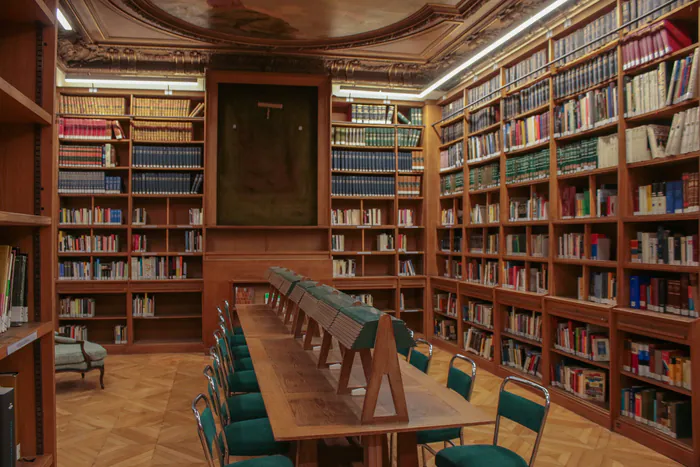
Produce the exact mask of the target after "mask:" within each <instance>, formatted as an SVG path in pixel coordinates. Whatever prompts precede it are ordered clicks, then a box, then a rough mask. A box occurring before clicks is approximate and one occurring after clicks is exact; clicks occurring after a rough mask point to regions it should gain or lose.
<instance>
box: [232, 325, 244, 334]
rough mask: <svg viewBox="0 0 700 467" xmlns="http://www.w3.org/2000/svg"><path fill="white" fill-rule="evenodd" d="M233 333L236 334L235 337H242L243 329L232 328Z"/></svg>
mask: <svg viewBox="0 0 700 467" xmlns="http://www.w3.org/2000/svg"><path fill="white" fill-rule="evenodd" d="M233 333H234V334H236V335H237V336H242V335H243V328H242V327H240V326H239V327H237V328H233Z"/></svg>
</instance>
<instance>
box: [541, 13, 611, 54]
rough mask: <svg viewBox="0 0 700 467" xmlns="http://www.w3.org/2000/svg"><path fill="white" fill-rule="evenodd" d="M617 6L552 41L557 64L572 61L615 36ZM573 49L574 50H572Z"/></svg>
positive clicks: (601, 45)
mask: <svg viewBox="0 0 700 467" xmlns="http://www.w3.org/2000/svg"><path fill="white" fill-rule="evenodd" d="M616 28H617V7H615V8H614V9H613V10H612V11H610V12H608V13H606V14H604V15H603V16H599V17H598V18H596V19H594V20H593V21H591V22H590V23H588V24H586V25H585V26H583V27H581V28H579V29H577V30H575V31H574V32H572V33H570V34H568V35H566V36H564V37H563V38H561V39H557V40H555V41H554V59H555V60H556V65H557V66H562V65H564V64H566V63H569V62H572V61H574V60H576V59H578V58H580V57H583V56H584V55H587V54H588V53H590V52H592V51H594V50H595V49H597V48H599V47H603V46H604V45H605V44H607V43H609V42H611V41H612V40H613V39H616V38H617V35H616V34H612V33H613V32H614V31H615V29H616ZM574 51H575V52H574Z"/></svg>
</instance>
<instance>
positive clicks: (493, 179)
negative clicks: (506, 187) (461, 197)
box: [469, 163, 501, 191]
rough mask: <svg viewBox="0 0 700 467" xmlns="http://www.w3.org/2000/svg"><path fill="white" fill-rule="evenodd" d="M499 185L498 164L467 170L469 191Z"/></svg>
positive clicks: (499, 170) (499, 171)
mask: <svg viewBox="0 0 700 467" xmlns="http://www.w3.org/2000/svg"><path fill="white" fill-rule="evenodd" d="M500 183H501V169H500V165H499V164H498V163H494V164H487V165H483V166H480V167H472V168H471V169H470V170H469V190H470V191H476V190H485V189H488V188H494V187H497V186H499V185H500Z"/></svg>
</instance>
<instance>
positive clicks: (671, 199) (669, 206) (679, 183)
mask: <svg viewBox="0 0 700 467" xmlns="http://www.w3.org/2000/svg"><path fill="white" fill-rule="evenodd" d="M699 181H700V178H699V177H698V173H697V172H694V173H687V172H686V173H683V176H682V178H681V180H674V181H665V182H655V183H652V184H651V185H642V186H639V187H638V188H637V189H636V190H633V195H634V215H635V216H644V215H654V214H657V215H658V214H681V213H688V212H698V210H700V205H699V204H698V202H699V200H698V184H699Z"/></svg>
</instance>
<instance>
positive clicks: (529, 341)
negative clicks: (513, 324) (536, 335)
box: [501, 331, 542, 368]
mask: <svg viewBox="0 0 700 467" xmlns="http://www.w3.org/2000/svg"><path fill="white" fill-rule="evenodd" d="M501 336H503V337H506V338H508V339H514V340H516V341H520V342H524V343H526V344H529V345H534V346H535V347H542V342H540V341H536V340H532V339H528V338H527V337H523V336H519V335H517V334H513V333H510V332H508V331H501ZM509 368H510V367H509Z"/></svg>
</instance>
